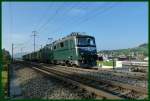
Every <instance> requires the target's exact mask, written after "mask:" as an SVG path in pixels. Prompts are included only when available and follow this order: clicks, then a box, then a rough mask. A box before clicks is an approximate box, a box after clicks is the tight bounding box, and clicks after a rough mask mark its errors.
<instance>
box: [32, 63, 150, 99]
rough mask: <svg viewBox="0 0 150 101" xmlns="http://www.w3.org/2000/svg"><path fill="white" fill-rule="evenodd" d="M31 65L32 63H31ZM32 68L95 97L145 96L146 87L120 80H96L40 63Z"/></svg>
mask: <svg viewBox="0 0 150 101" xmlns="http://www.w3.org/2000/svg"><path fill="white" fill-rule="evenodd" d="M32 65H33V64H32ZM33 68H34V69H36V70H38V71H40V72H43V73H45V74H48V75H52V76H55V77H57V78H59V79H61V80H64V81H65V82H69V83H71V84H72V85H74V86H78V87H80V88H82V90H83V91H84V90H86V91H88V92H90V93H92V94H94V95H95V96H96V97H99V96H100V97H102V98H106V99H125V98H126V99H143V98H146V97H147V89H146V88H142V87H140V88H139V87H135V86H132V85H128V84H123V83H120V82H115V81H110V80H104V79H102V78H101V80H97V79H95V78H92V77H90V76H88V77H87V76H86V77H85V76H83V75H80V74H77V73H76V72H71V71H68V70H65V69H64V70H62V69H58V68H55V67H51V68H49V67H46V66H42V65H35V64H34V67H33Z"/></svg>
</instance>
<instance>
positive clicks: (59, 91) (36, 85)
mask: <svg viewBox="0 0 150 101" xmlns="http://www.w3.org/2000/svg"><path fill="white" fill-rule="evenodd" d="M14 67H15V72H14V73H15V74H16V83H17V84H18V85H20V86H21V89H22V95H23V98H41V99H47V98H48V99H82V97H81V96H80V95H79V94H78V93H77V92H74V91H73V90H70V89H69V88H66V87H64V86H63V85H62V84H61V82H59V81H58V80H55V79H54V78H51V77H45V76H43V75H41V74H40V73H38V72H36V71H35V70H33V69H31V68H27V67H24V66H23V65H19V66H17V68H16V66H14Z"/></svg>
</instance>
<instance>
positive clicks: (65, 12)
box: [39, 3, 77, 31]
mask: <svg viewBox="0 0 150 101" xmlns="http://www.w3.org/2000/svg"><path fill="white" fill-rule="evenodd" d="M64 4H65V3H63V4H62V5H64ZM76 6H77V4H76V3H73V5H71V8H69V7H67V8H68V9H66V10H64V8H63V10H64V12H63V13H61V14H60V13H57V14H56V13H55V19H53V20H51V23H50V22H47V24H46V25H48V24H49V25H53V24H55V23H56V20H57V19H56V17H57V16H58V14H60V15H59V16H61V17H63V16H64V15H66V14H67V13H68V12H69V11H71V10H72V9H73V8H74V7H76ZM61 7H62V6H61V5H60V7H59V8H61ZM61 10H62V9H60V10H59V11H61ZM56 11H57V10H56ZM52 21H53V23H52ZM46 25H45V26H44V27H41V28H40V30H39V31H42V30H44V29H45V28H46Z"/></svg>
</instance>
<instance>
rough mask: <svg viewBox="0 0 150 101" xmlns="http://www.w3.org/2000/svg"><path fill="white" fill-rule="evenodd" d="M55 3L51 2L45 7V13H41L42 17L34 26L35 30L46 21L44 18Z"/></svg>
mask: <svg viewBox="0 0 150 101" xmlns="http://www.w3.org/2000/svg"><path fill="white" fill-rule="evenodd" d="M53 4H54V3H51V4H50V5H49V6H48V7H47V8H46V9H45V11H44V14H42V15H41V17H40V19H39V21H38V23H37V24H36V25H35V27H34V30H37V28H39V27H40V25H41V23H42V22H43V21H44V19H45V17H46V14H47V12H48V11H49V9H50V7H52V5H53Z"/></svg>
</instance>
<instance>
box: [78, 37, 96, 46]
mask: <svg viewBox="0 0 150 101" xmlns="http://www.w3.org/2000/svg"><path fill="white" fill-rule="evenodd" d="M78 45H81V46H85V45H91V46H95V40H94V38H78Z"/></svg>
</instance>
